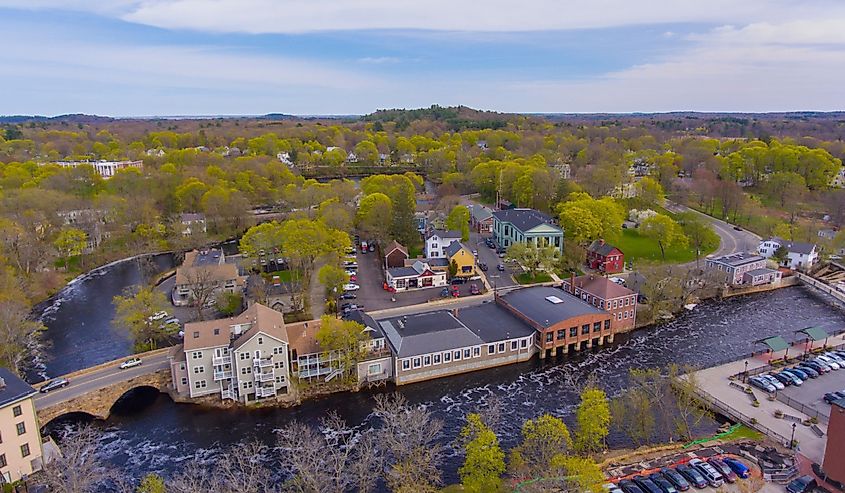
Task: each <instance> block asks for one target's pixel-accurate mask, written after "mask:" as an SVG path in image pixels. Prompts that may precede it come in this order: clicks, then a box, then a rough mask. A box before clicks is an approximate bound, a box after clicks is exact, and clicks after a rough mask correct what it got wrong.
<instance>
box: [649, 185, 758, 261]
mask: <svg viewBox="0 0 845 493" xmlns="http://www.w3.org/2000/svg"><path fill="white" fill-rule="evenodd" d="M666 210H668V211H669V212H674V213H677V214H680V213H684V212H692V213H693V214H698V215H699V216H700V217H701V218H702V219H704V220H706V221H708V222H709V223H710V224H711V225H713V230H714V231H715V232H716V234H718V235H719V238H720V239H721V241H720V242H719V248H717V249H716V251H715V252H713V255H714V256H716V257H719V256H722V255H728V254H731V253H737V252H748V251H751V252H753V251H756V250H757V246H758V245H759V244H760V237H759V236H757V235H756V234H754V233H752V232H750V231H746V230H744V229H743V230H741V231H737V230H735V229H734V226H733V225H732V224H730V223H727V222H725V221H722V220H721V219H716V218H715V217H712V216H708V215H707V214H704V213H701V212H698V211H696V210H694V209H690V208H689V207H687V206H685V205H681V204H678V203H675V202H672V201H670V200H667V201H666ZM693 263H694V262H693Z"/></svg>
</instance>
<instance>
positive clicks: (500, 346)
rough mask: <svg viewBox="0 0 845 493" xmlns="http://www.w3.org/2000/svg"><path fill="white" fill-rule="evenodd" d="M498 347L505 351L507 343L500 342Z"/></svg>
mask: <svg viewBox="0 0 845 493" xmlns="http://www.w3.org/2000/svg"><path fill="white" fill-rule="evenodd" d="M497 349H498V350H499V352H500V353H504V352H505V343H504V342H500V343H499V347H498V348H497Z"/></svg>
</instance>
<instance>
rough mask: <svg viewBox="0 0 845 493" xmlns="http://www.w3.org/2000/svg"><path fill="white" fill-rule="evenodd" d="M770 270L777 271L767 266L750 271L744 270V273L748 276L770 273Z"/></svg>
mask: <svg viewBox="0 0 845 493" xmlns="http://www.w3.org/2000/svg"><path fill="white" fill-rule="evenodd" d="M772 272H777V271H776V270H774V269H769V268H767V267H764V268H762V269H754V270H750V271H748V272H746V274H748V275H749V276H763V275H766V274H771V273H772Z"/></svg>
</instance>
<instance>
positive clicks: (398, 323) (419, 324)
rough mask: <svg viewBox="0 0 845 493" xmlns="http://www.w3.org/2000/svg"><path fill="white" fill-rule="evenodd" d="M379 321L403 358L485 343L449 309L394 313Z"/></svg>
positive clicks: (394, 348) (397, 354)
mask: <svg viewBox="0 0 845 493" xmlns="http://www.w3.org/2000/svg"><path fill="white" fill-rule="evenodd" d="M378 323H379V326H380V327H381V330H382V331H383V332H384V335H385V336H386V337H387V340H388V342H389V343H390V345H391V346H392V347H393V350H394V353H395V354H396V356H397V357H399V358H407V357H409V356H418V355H421V354H428V353H436V352H438V351H447V350H452V349H457V348H463V347H468V346H478V345H481V344H483V343H484V341H483V340H482V339H481V338H480V337H478V335H476V334H475V333H474V332H473V331H471V330H470V329H469V328H468V327H467V326H466V325H464V324H463V323H461V321H460V320H458V319H457V318H455V316H454V315H452V313H451V312H448V311H436V312H426V313H417V314H413V315H405V316H400V317H391V318H387V319H384V320H379V321H378Z"/></svg>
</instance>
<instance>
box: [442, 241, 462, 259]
mask: <svg viewBox="0 0 845 493" xmlns="http://www.w3.org/2000/svg"><path fill="white" fill-rule="evenodd" d="M463 248H464V246H463V245H462V244H461V242H460V241H453V242H452V243H449V246H448V247H446V255H448V256H449V258H452V257H454V256H455V254H456V253H458V252H460V251H461V249H463Z"/></svg>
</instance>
